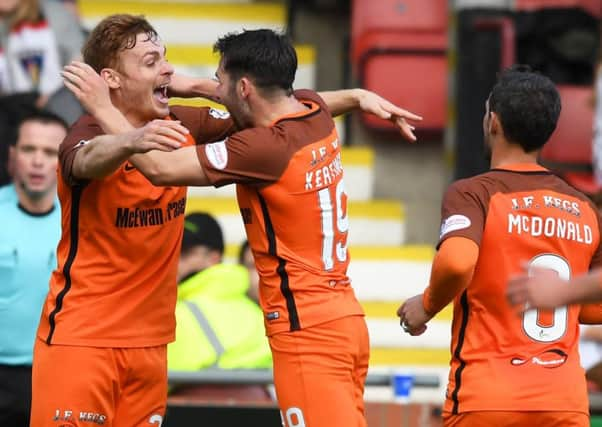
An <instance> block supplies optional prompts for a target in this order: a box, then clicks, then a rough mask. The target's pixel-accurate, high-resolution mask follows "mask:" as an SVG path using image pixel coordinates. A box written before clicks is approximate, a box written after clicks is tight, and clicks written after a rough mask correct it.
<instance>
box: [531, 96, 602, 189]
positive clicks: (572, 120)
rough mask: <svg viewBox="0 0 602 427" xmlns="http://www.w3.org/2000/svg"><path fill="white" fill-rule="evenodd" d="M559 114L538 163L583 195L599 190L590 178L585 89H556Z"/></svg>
mask: <svg viewBox="0 0 602 427" xmlns="http://www.w3.org/2000/svg"><path fill="white" fill-rule="evenodd" d="M558 91H559V92H560V98H561V101H562V110H561V112H560V118H559V119H558V125H557V126H556V130H555V131H554V133H553V134H552V136H551V137H550V139H549V141H548V142H547V143H546V145H545V146H544V148H543V149H542V150H541V153H540V162H541V163H542V164H543V165H544V166H546V167H548V168H549V169H551V170H553V171H554V172H556V173H558V174H559V175H560V176H562V177H564V178H565V179H566V180H567V181H568V182H569V183H571V184H572V185H573V186H575V187H576V188H577V189H579V190H581V191H583V192H584V193H586V194H595V193H597V192H599V190H600V188H599V187H598V185H597V184H596V181H595V180H594V178H593V174H592V141H593V118H594V111H593V107H592V89H591V87H589V86H568V85H559V86H558Z"/></svg>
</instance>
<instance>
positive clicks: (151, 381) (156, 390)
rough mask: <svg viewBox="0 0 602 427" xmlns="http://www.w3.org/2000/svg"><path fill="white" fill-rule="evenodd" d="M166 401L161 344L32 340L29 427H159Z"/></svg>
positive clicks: (162, 347)
mask: <svg viewBox="0 0 602 427" xmlns="http://www.w3.org/2000/svg"><path fill="white" fill-rule="evenodd" d="M166 401H167V351H166V346H164V345H163V346H158V347H147V348H99V347H79V346H65V345H56V344H53V345H50V346H49V345H47V344H46V343H45V342H44V341H41V340H39V339H37V340H36V343H35V346H34V354H33V370H32V403H31V425H32V426H35V427H73V426H77V427H92V426H100V425H102V426H103V427H142V426H144V427H152V426H155V427H159V426H160V425H161V423H162V421H163V418H164V416H165V407H166Z"/></svg>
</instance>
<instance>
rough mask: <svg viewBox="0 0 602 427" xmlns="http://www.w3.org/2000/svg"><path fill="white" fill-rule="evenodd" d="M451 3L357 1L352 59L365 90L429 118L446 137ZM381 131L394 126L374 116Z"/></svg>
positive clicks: (427, 123)
mask: <svg viewBox="0 0 602 427" xmlns="http://www.w3.org/2000/svg"><path fill="white" fill-rule="evenodd" d="M447 21H448V13H447V0H405V1H400V0H381V1H378V2H374V1H371V0H354V1H353V5H352V20H351V33H352V34H351V58H352V62H353V66H354V69H355V72H356V74H357V76H358V77H359V80H360V84H361V85H362V86H363V87H365V88H366V89H369V90H373V91H375V92H377V93H379V94H383V95H385V96H386V97H387V98H389V99H391V100H392V101H393V102H395V103H396V104H398V105H400V106H402V107H404V108H406V109H409V110H411V111H413V112H415V113H418V114H420V115H422V116H423V117H424V121H423V122H422V123H420V125H419V127H420V129H421V130H427V131H436V132H442V131H443V129H444V127H445V123H446V112H447V56H446V55H447V39H448V37H447ZM363 121H364V123H365V124H366V125H367V126H369V127H371V128H373V129H378V130H393V129H395V128H394V127H393V125H392V124H391V123H389V122H387V121H384V120H381V119H378V118H375V117H374V116H368V115H364V116H363Z"/></svg>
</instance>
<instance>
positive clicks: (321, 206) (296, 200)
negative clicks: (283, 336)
mask: <svg viewBox="0 0 602 427" xmlns="http://www.w3.org/2000/svg"><path fill="white" fill-rule="evenodd" d="M295 96H296V97H297V98H298V99H299V100H301V101H302V102H303V104H304V105H305V106H306V108H307V109H306V110H305V111H302V112H300V113H298V114H292V115H288V116H284V117H280V118H279V119H278V120H276V121H275V122H274V123H273V124H272V125H271V126H269V127H264V128H252V129H246V130H243V131H241V132H237V133H236V134H234V135H233V136H231V137H229V138H228V139H227V140H225V141H222V142H218V143H214V144H208V145H206V146H204V147H198V148H197V152H198V155H199V159H200V161H201V165H202V167H203V170H204V171H205V173H206V174H207V176H208V177H209V179H210V180H211V182H212V183H213V184H214V185H216V186H221V185H226V184H230V183H236V184H237V199H238V205H239V207H240V213H241V216H242V219H243V221H244V224H245V228H246V232H247V237H248V239H249V244H250V247H251V249H252V251H253V255H254V257H255V262H256V265H257V271H258V273H259V277H260V284H259V290H260V302H261V306H262V309H263V312H264V316H265V317H264V318H265V324H266V330H267V333H268V335H272V334H275V333H278V332H282V331H294V330H299V329H302V328H305V327H309V326H312V325H317V324H320V323H324V322H327V321H330V320H334V319H338V318H341V317H345V316H350V315H362V314H363V311H362V308H361V306H360V304H359V303H358V301H357V299H356V297H355V293H354V291H353V288H352V287H351V283H350V280H349V277H348V276H347V266H348V265H349V254H348V251H347V235H348V231H349V230H348V229H349V217H348V212H347V195H346V193H345V184H344V180H343V165H342V163H341V144H340V141H339V140H338V136H337V132H336V128H335V126H334V122H333V120H332V117H331V116H330V113H329V111H328V109H327V107H326V105H324V103H323V101H322V99H321V98H320V97H319V96H318V95H317V94H316V93H314V92H311V91H297V92H296V93H295Z"/></svg>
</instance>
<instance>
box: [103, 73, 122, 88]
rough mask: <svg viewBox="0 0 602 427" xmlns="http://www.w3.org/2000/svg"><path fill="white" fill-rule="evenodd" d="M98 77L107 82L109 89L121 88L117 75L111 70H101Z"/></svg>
mask: <svg viewBox="0 0 602 427" xmlns="http://www.w3.org/2000/svg"><path fill="white" fill-rule="evenodd" d="M100 76H101V77H102V78H103V79H104V81H105V82H107V85H108V86H109V88H110V89H117V88H119V87H121V79H120V78H119V74H118V73H117V72H116V71H115V70H113V69H112V68H103V69H102V70H100Z"/></svg>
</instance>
